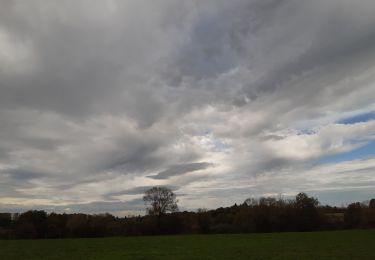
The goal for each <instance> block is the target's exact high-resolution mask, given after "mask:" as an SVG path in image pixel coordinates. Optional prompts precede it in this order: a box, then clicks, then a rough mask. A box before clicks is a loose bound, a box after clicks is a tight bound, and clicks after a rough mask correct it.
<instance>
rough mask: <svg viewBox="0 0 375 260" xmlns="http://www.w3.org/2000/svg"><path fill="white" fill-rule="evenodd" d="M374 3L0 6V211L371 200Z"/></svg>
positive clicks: (75, 0) (112, 1)
mask: <svg viewBox="0 0 375 260" xmlns="http://www.w3.org/2000/svg"><path fill="white" fill-rule="evenodd" d="M374 13H375V2H374V1H373V0H358V1H352V0H314V1H301V0H232V1H227V0H204V1H202V0H184V1H176V0H152V1H146V0H137V1H134V0H121V1H120V0H118V1H116V0H92V1H86V0H66V1H58V0H48V1H47V0H44V1H43V0H33V1H28V0H23V1H22V0H13V1H11V0H1V1H0V211H9V212H20V211H25V210H28V209H43V210H47V211H48V212H51V211H55V212H67V213H69V212H85V213H101V212H110V213H112V214H115V215H118V216H124V215H128V214H144V213H145V206H144V203H143V201H142V196H143V193H144V191H145V190H147V189H148V188H150V187H153V186H166V187H168V188H170V189H172V190H173V191H174V192H175V193H176V194H177V198H178V199H179V203H178V204H179V207H180V209H181V210H196V209H198V208H208V209H213V208H217V207H221V206H230V205H233V204H234V203H242V202H243V201H244V200H245V199H246V198H249V197H254V198H258V197H261V196H284V197H286V198H288V197H291V196H294V195H296V194H297V193H298V192H306V193H307V194H309V195H311V196H315V197H317V198H318V199H319V201H320V202H321V203H322V204H330V205H338V206H340V205H346V204H347V203H350V202H354V201H365V200H368V199H370V198H375V16H374Z"/></svg>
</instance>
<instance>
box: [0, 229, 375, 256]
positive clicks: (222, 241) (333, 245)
mask: <svg viewBox="0 0 375 260" xmlns="http://www.w3.org/2000/svg"><path fill="white" fill-rule="evenodd" d="M374 247H375V231H374V230H354V231H332V232H312V233H272V234H271V233H269V234H233V235H229V234H225V235H181V236H149V237H145V236H143V237H116V238H91V239H55V240H52V239H48V240H7V241H6V240H3V241H0V248H1V250H0V259H17V260H20V259H70V260H73V259H80V260H83V259H375V250H374Z"/></svg>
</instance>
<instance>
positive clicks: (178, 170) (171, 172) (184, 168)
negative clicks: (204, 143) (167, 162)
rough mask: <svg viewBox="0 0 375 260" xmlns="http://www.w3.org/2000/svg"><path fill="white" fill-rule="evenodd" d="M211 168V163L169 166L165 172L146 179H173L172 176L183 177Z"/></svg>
mask: <svg viewBox="0 0 375 260" xmlns="http://www.w3.org/2000/svg"><path fill="white" fill-rule="evenodd" d="M212 166H213V164H212V163H207V162H200V163H186V164H176V165H171V166H170V167H169V168H168V169H167V170H164V171H162V172H159V173H158V174H156V175H151V176H148V177H149V178H152V179H156V180H158V179H161V180H162V179H169V178H170V177H173V176H179V175H183V174H186V173H189V172H195V171H199V170H205V169H207V168H209V167H212Z"/></svg>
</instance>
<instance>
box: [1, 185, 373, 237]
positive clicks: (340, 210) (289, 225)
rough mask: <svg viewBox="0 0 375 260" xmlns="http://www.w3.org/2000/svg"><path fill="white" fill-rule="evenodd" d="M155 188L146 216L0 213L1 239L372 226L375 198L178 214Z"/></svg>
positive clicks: (257, 202)
mask: <svg viewBox="0 0 375 260" xmlns="http://www.w3.org/2000/svg"><path fill="white" fill-rule="evenodd" d="M155 189H156V190H153V191H151V190H149V191H148V192H146V194H145V197H144V200H145V202H146V205H148V207H147V212H148V214H147V215H145V216H129V217H123V218H120V217H115V216H112V215H110V214H108V213H105V214H98V215H88V214H66V213H64V214H57V213H49V214H48V213H47V212H45V211H39V210H32V211H27V212H24V213H22V214H16V215H14V214H13V215H12V214H10V213H0V238H1V239H35V238H76V237H105V236H133V235H161V234H211V233H251V232H287V231H288V232H290V231H317V230H338V229H349V228H375V199H372V200H370V201H369V202H366V203H359V202H357V203H352V204H349V205H348V206H347V207H332V206H322V205H320V203H319V201H318V200H317V199H316V198H314V197H309V196H308V195H307V194H305V193H299V194H298V195H297V196H296V197H295V198H293V199H284V198H273V197H267V198H258V199H254V198H249V199H247V200H245V201H244V202H243V203H242V204H239V205H237V204H235V205H233V206H231V207H225V208H223V207H221V208H217V209H214V210H206V209H199V210H197V211H196V212H189V211H183V212H178V211H177V210H178V207H177V200H176V197H175V194H173V192H171V191H170V190H168V189H166V188H162V189H164V190H158V189H159V188H155ZM155 191H156V193H155ZM158 192H159V193H158ZM163 192H164V193H163ZM163 194H164V195H163ZM168 211H169V212H168Z"/></svg>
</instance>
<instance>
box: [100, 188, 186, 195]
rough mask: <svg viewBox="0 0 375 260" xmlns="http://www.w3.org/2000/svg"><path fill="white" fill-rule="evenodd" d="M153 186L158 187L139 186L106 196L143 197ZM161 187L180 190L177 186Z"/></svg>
mask: <svg viewBox="0 0 375 260" xmlns="http://www.w3.org/2000/svg"><path fill="white" fill-rule="evenodd" d="M155 186H158V185H154V186H140V187H135V188H132V189H127V190H123V191H118V192H110V193H107V194H106V195H107V196H111V197H112V196H121V195H143V194H144V193H145V192H146V191H147V190H149V189H151V188H153V187H155ZM163 187H166V188H168V189H171V190H172V191H176V190H178V189H179V188H180V187H179V186H173V185H166V186H163Z"/></svg>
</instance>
